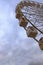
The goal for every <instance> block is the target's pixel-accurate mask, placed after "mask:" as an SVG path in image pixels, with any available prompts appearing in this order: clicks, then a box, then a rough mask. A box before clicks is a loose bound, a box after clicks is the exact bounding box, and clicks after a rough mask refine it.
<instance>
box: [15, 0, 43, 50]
mask: <svg viewBox="0 0 43 65" xmlns="http://www.w3.org/2000/svg"><path fill="white" fill-rule="evenodd" d="M16 18H17V19H18V20H19V26H21V27H23V28H24V29H25V31H26V34H27V36H28V37H30V38H33V39H34V40H35V41H36V42H38V44H39V47H40V49H41V50H43V3H39V2H35V1H31V0H23V1H21V2H20V3H19V4H17V6H16ZM40 35H41V37H40V39H39V40H38V39H37V37H38V36H40Z"/></svg>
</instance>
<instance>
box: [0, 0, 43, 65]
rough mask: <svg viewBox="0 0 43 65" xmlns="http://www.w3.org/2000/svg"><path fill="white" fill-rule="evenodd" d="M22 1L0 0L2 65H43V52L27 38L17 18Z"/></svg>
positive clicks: (0, 64) (42, 0) (41, 0)
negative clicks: (16, 9) (16, 8)
mask: <svg viewBox="0 0 43 65" xmlns="http://www.w3.org/2000/svg"><path fill="white" fill-rule="evenodd" d="M20 1H21V0H0V65H43V51H41V50H40V48H39V46H38V44H37V42H35V41H34V40H33V39H30V38H28V37H27V35H26V32H25V30H24V29H23V28H21V27H19V25H18V20H17V19H16V18H15V7H16V5H17V4H18V3H19V2H20ZM36 1H38V2H41V3H43V0H36Z"/></svg>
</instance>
